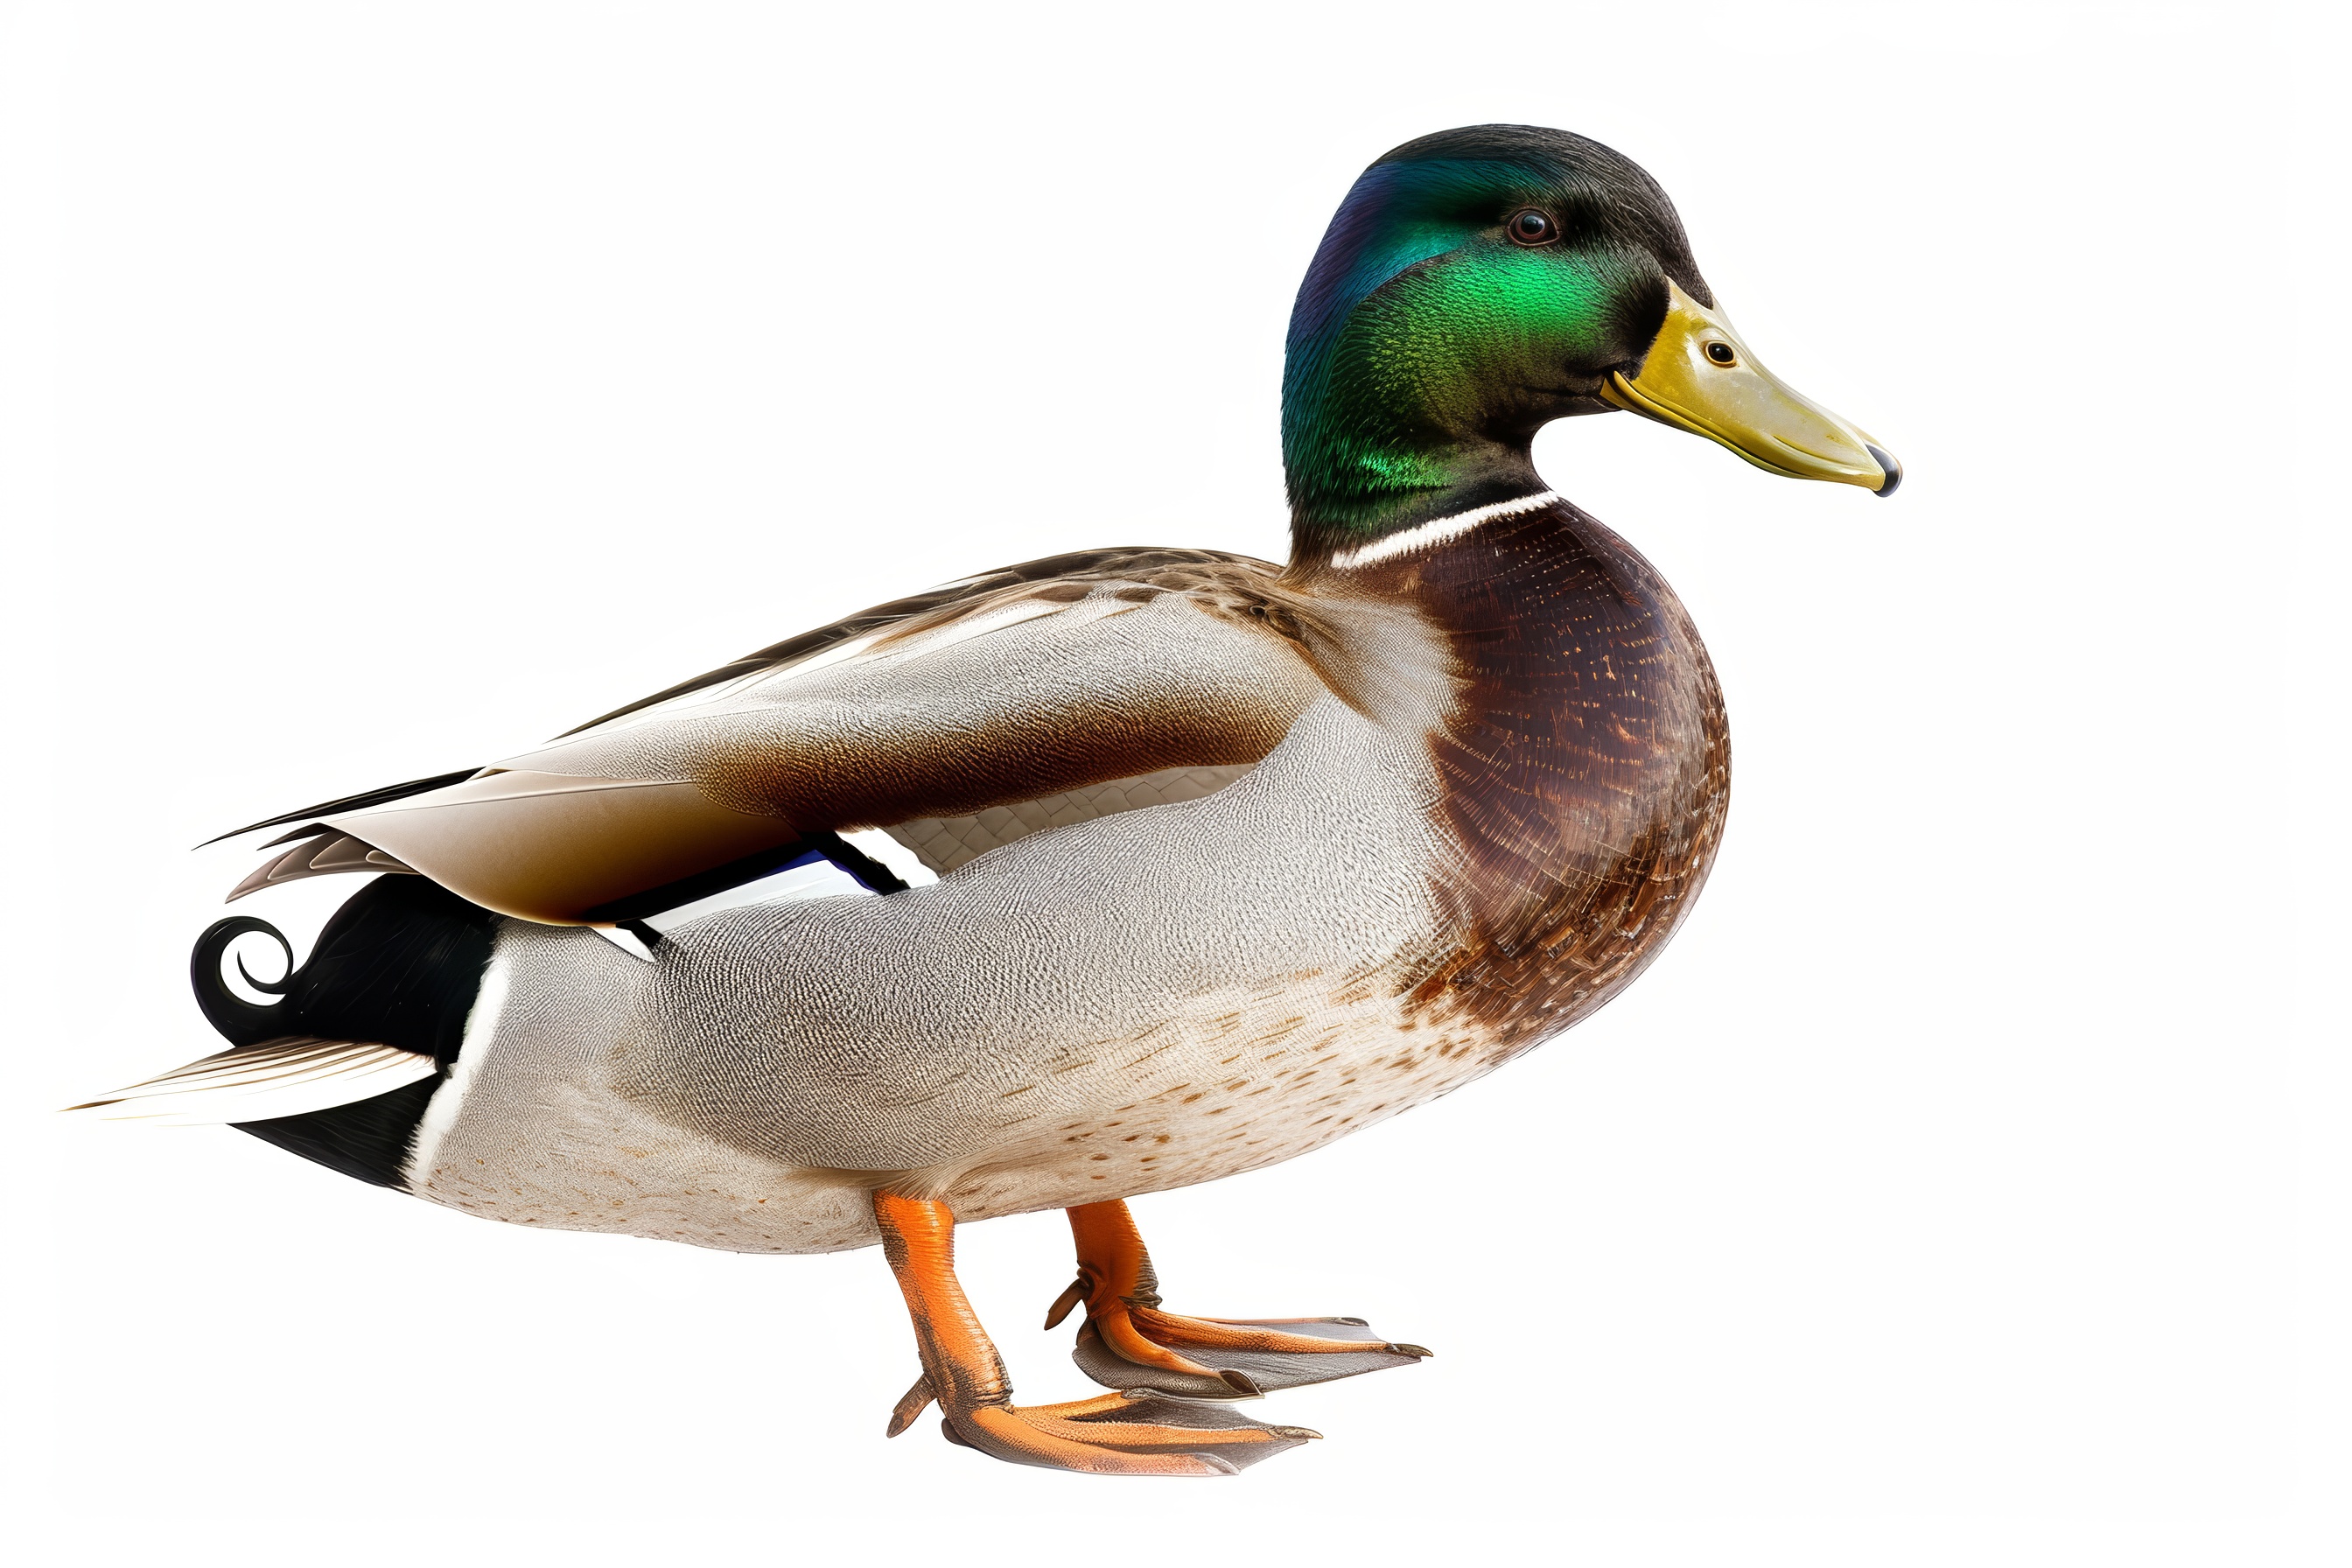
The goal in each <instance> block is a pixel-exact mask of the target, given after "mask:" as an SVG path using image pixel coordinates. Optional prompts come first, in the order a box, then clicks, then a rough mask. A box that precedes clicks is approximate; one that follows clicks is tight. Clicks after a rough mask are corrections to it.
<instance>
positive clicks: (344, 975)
mask: <svg viewBox="0 0 2352 1568" xmlns="http://www.w3.org/2000/svg"><path fill="white" fill-rule="evenodd" d="M498 921H499V917H498V916H497V915H494V914H492V913H491V912H490V911H489V910H486V909H483V908H482V907H481V906H480V905H478V904H469V903H467V901H466V900H463V899H461V898H459V897H458V896H457V894H455V893H453V892H450V891H449V890H448V889H446V888H443V887H441V886H440V885H439V884H437V883H435V882H430V881H427V880H426V879H424V878H423V877H379V878H377V879H375V880H374V881H373V882H370V883H369V884H368V885H367V886H366V887H364V888H362V889H360V890H359V891H358V892H357V893H355V894H353V895H352V897H351V898H350V899H349V900H347V901H346V902H345V903H344V905H343V907H342V908H341V909H340V910H336V911H335V914H334V918H333V919H331V920H330V921H328V922H327V925H326V929H325V930H323V931H320V933H319V942H318V945H317V946H316V947H314V948H313V949H312V950H311V952H310V962H308V963H304V964H303V965H302V966H301V967H300V968H299V969H297V968H294V967H293V962H294V950H293V948H292V947H291V946H289V944H288V943H287V941H286V938H285V937H284V936H283V935H281V934H279V932H278V928H277V927H276V926H273V925H271V924H270V923H269V922H268V921H258V920H255V919H254V918H253V917H251V916H250V915H234V916H231V917H230V918H229V919H227V920H225V921H215V922H214V923H213V924H212V925H211V926H209V927H207V928H206V929H205V933H204V934H203V935H202V936H200V937H198V938H196V946H195V951H194V952H192V953H191V954H189V958H188V977H189V980H190V982H191V983H192V984H194V986H195V990H196V1005H197V1006H199V1007H202V1008H203V1009H204V1010H205V1017H206V1018H208V1019H210V1020H211V1022H212V1026H213V1027H214V1028H215V1029H217V1030H219V1031H220V1032H221V1035H222V1037H224V1038H226V1040H228V1041H229V1043H230V1044H232V1045H238V1046H254V1045H259V1044H260V1043H261V1042H262V1041H264V1040H276V1039H283V1038H284V1037H287V1036H289V1035H316V1036H317V1037H320V1039H325V1040H367V1041H370V1042H373V1043H376V1044H380V1045H386V1046H397V1047H400V1048H401V1049H402V1050H404V1051H415V1052H416V1053H417V1054H418V1055H419V1056H427V1057H431V1058H434V1059H435V1060H436V1061H439V1062H443V1063H447V1062H454V1061H456V1060H457V1047H458V1044H459V1042H460V1041H461V1040H462V1039H463V1038H464V1037H465V1033H466V1015H467V1013H468V1012H470V1011H472V1009H473V1005H474V996H475V994H476V993H477V992H478V991H479V990H480V989H481V986H482V971H483V970H485V969H487V968H488V967H489V963H490V941H491V936H492V934H493V932H494V931H496V930H497V926H498ZM251 932H259V933H260V934H261V935H264V936H267V937H268V938H269V940H270V941H272V942H276V943H277V944H278V946H279V948H281V949H283V950H284V952H285V953H286V961H287V965H288V968H287V973H286V976H285V978H284V979H282V980H274V981H261V980H256V979H255V978H254V977H253V975H252V974H251V973H249V972H248V971H247V969H246V967H245V964H244V962H243V961H242V960H239V961H237V966H236V967H237V973H238V974H239V975H240V976H242V977H243V978H244V980H245V982H246V984H248V985H250V986H252V987H253V988H254V989H255V990H257V991H259V992H261V993H263V994H265V995H274V996H277V997H278V998H280V1000H278V1002H276V1003H271V1004H263V1003H255V1002H248V1001H247V1000H246V999H245V998H244V997H242V996H239V995H238V994H236V992H234V991H232V990H230V989H229V987H228V982H227V980H226V978H225V977H224V975H223V974H222V972H221V961H222V959H223V958H225V957H226V956H227V953H228V950H229V947H230V944H232V943H233V942H236V939H237V938H239V937H241V936H245V935H247V934H248V933H251Z"/></svg>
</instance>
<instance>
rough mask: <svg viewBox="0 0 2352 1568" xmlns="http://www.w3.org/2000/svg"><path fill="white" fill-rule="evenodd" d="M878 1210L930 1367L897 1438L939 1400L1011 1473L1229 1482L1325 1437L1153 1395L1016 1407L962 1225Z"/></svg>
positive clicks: (947, 1216)
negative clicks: (962, 1250) (958, 1251)
mask: <svg viewBox="0 0 2352 1568" xmlns="http://www.w3.org/2000/svg"><path fill="white" fill-rule="evenodd" d="M874 1211H875V1219H876V1222H877V1225H878V1226H880V1228H881V1231H882V1245H883V1249H884V1251H885V1253H886V1254H887V1256H888V1258H889V1259H890V1267H891V1270H892V1272H893V1273H895V1274H896V1275H897V1276H898V1284H899V1287H900V1289H901V1290H902V1291H903V1292H904V1293H905V1295H906V1298H907V1307H908V1313H909V1315H910V1316H911V1317H912V1318H913V1320H914V1326H915V1342H916V1348H917V1351H918V1352H919V1354H920V1356H921V1358H922V1362H923V1375H922V1376H921V1377H919V1378H917V1379H916V1380H915V1385H914V1386H913V1387H912V1388H909V1389H908V1391H907V1393H906V1394H905V1395H904V1396H903V1397H902V1398H900V1399H899V1401H898V1407H897V1408H896V1409H895V1410H893V1411H892V1412H891V1415H890V1426H889V1435H890V1436H893V1437H895V1436H898V1434H900V1433H901V1432H904V1431H906V1430H907V1428H908V1427H909V1426H912V1425H914V1423H915V1421H916V1419H917V1418H918V1417H919V1416H920V1415H922V1413H923V1412H924V1410H926V1409H927V1408H929V1405H931V1403H932V1401H933V1400H934V1399H935V1398H936V1399H937V1401H938V1403H939V1405H940V1414H941V1415H943V1416H944V1417H945V1420H944V1422H943V1423H942V1425H943V1427H944V1430H945V1431H946V1433H947V1436H948V1437H949V1439H950V1441H952V1442H955V1443H959V1444H961V1445H962V1446H963V1447H969V1448H977V1449H979V1450H981V1451H982V1453H985V1454H988V1455H991V1456H992V1457H994V1458H999V1459H1005V1460H1009V1461H1010V1462H1012V1463H1013V1464H1020V1465H1037V1466H1041V1467H1044V1468H1049V1469H1060V1470H1078V1471H1084V1472H1087V1473H1089V1474H1094V1475H1119V1476H1230V1475H1233V1474H1234V1473H1236V1472H1237V1471H1239V1470H1241V1469H1243V1468H1245V1467H1247V1466H1249V1465H1254V1464H1255V1463H1256V1462H1257V1461H1259V1460H1260V1459H1267V1458H1273V1457H1274V1456H1275V1455H1276V1454H1279V1453H1283V1452H1285V1451H1286V1450H1288V1449H1291V1448H1295V1447H1298V1446H1299V1445H1300V1444H1302V1443H1305V1442H1307V1441H1308V1440H1310V1439H1312V1438H1313V1437H1315V1436H1318V1434H1316V1433H1313V1432H1310V1431H1308V1430H1307V1428H1305V1427H1303V1426H1268V1425H1266V1424H1265V1422H1262V1421H1255V1420H1252V1419H1251V1418H1250V1417H1248V1416H1246V1415H1242V1414H1241V1413H1240V1412H1238V1411H1236V1410H1234V1409H1232V1408H1230V1407H1228V1406H1225V1405H1205V1404H1200V1403H1197V1402H1193V1401H1188V1400H1183V1399H1171V1398H1169V1397H1167V1396H1166V1395H1164V1394H1160V1393H1158V1392H1155V1391H1153V1390H1151V1389H1148V1388H1131V1389H1128V1390H1125V1391H1123V1392H1120V1393H1117V1394H1097V1395H1096V1396H1095V1397H1094V1398H1092V1399H1079V1400H1073V1401H1070V1402H1069V1403H1067V1404H1062V1405H1015V1404H1013V1388H1012V1384H1011V1383H1010V1382H1009V1381H1008V1380H1007V1379H1006V1377H1005V1375H1004V1364H1003V1362H1002V1361H1001V1360H999V1359H998V1357H997V1354H996V1349H995V1347H994V1346H993V1345H992V1344H991V1343H990V1342H989V1340H988V1336H987V1334H986V1332H985V1331H983V1330H982V1328H981V1326H980V1321H979V1319H978V1318H977V1317H975V1316H974V1315H973V1313H972V1310H971V1302H970V1301H968V1300H965V1298H964V1294H963V1289H962V1288H961V1286H960V1285H958V1284H957V1283H956V1279H955V1250H954V1226H955V1216H954V1215H953V1214H951V1213H950V1211H949V1209H948V1208H947V1205H944V1204H940V1203H935V1202H929V1201H924V1200H919V1199H910V1198H901V1197H898V1196H896V1195H894V1194H888V1193H877V1194H875V1196H874ZM1227 1397H1231V1395H1230V1394H1227Z"/></svg>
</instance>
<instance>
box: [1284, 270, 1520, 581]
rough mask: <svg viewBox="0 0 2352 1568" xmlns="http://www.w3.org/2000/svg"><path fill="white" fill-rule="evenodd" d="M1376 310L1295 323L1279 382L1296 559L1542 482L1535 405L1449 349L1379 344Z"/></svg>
mask: <svg viewBox="0 0 2352 1568" xmlns="http://www.w3.org/2000/svg"><path fill="white" fill-rule="evenodd" d="M1378 327H1379V321H1378V319H1377V318H1376V317H1374V316H1373V314H1372V313H1371V312H1370V311H1361V310H1360V311H1359V312H1357V314H1356V316H1355V317H1354V318H1353V319H1351V320H1350V321H1348V322H1346V323H1345V324H1344V325H1342V326H1340V327H1338V328H1335V329H1333V330H1330V331H1327V332H1325V333H1323V334H1321V335H1320V336H1319V337H1318V335H1315V334H1308V333H1301V332H1299V331H1297V326H1296V324H1294V332H1293V341H1292V343H1291V348H1290V355H1289V363H1288V366H1287V368H1286V372H1285V374H1284V378H1283V389H1282V458H1283V468H1284V471H1285V475H1286V481H1287V486H1288V489H1289V494H1290V536H1291V559H1292V560H1293V561H1294V562H1296V563H1302V564H1304V563H1312V562H1319V561H1323V560H1327V559H1328V558H1330V557H1331V556H1333V555H1334V554H1337V553H1339V552H1345V551H1351V550H1361V549H1363V548H1365V547H1367V546H1370V545H1374V544H1377V543H1378V542H1380V541H1381V540H1382V539H1384V538H1388V537H1390V536H1392V535H1395V534H1398V533H1401V532H1403V531H1406V530H1409V529H1412V528H1416V527H1420V526H1422V525H1423V524H1426V523H1429V522H1432V521H1435V520H1438V519H1441V518H1445V517H1451V516H1454V515H1457V514H1459V513H1463V512H1467V511H1474V510H1477V509H1479V508H1481V507H1487V506H1493V505H1496V504H1498V503H1501V502H1507V501H1511V500H1518V499H1520V498H1522V497H1525V496H1529V495H1534V494H1536V493H1538V492H1539V491H1541V490H1543V489H1544V488H1545V487H1544V482H1543V480H1542V479H1541V478H1539V477H1538V475H1537V473H1536V469H1535V462H1534V460H1533V458H1531V457H1530V456H1529V453H1528V445H1529V443H1530V442H1531V441H1532V440H1533V439H1534V437H1535V432H1536V430H1537V429H1538V428H1539V427H1540V426H1541V424H1542V416H1541V414H1539V413H1538V411H1537V410H1535V409H1533V408H1524V409H1522V408H1497V407H1495V406H1493V405H1494V404H1495V403H1496V402H1497V401H1501V400H1498V399H1496V398H1495V397H1494V396H1493V395H1492V390H1491V389H1490V388H1487V387H1486V386H1483V385H1481V384H1480V382H1479V379H1478V378H1477V377H1476V376H1475V375H1474V374H1469V372H1468V367H1466V366H1464V365H1457V364H1452V363H1447V362H1446V361H1445V359H1444V356H1439V355H1421V354H1394V355H1392V354H1391V353H1384V352H1382V350H1383V347H1384V344H1385V342H1386V338H1387V334H1386V333H1384V332H1382V331H1379V330H1378Z"/></svg>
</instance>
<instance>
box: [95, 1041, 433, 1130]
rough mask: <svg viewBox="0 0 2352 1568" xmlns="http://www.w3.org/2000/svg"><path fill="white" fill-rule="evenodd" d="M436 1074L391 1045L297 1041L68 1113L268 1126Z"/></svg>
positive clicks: (196, 1065) (180, 1071)
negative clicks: (273, 1120) (263, 1123)
mask: <svg viewBox="0 0 2352 1568" xmlns="http://www.w3.org/2000/svg"><path fill="white" fill-rule="evenodd" d="M439 1070H440V1069H439V1066H438V1064H436V1062H435V1061H434V1059H433V1058H431V1057H424V1056H419V1055H417V1054H416V1053H415V1051H404V1050H402V1049H400V1048H399V1047H396V1046H378V1045H369V1044H366V1043H364V1042H361V1041H353V1040H320V1039H312V1038H310V1037H307V1036H299V1037H294V1038H290V1039H284V1040H272V1041H270V1042H269V1043H268V1045H263V1046H241V1047H238V1048H237V1049H236V1050H233V1051H223V1052H222V1053H221V1054H220V1055H218V1056H216V1057H206V1058H204V1059H203V1060H202V1061H195V1062H190V1063H189V1064H188V1065H187V1066H186V1067H184V1068H173V1070H172V1071H170V1072H167V1073H164V1074H163V1075H162V1076H161V1077H159V1078H151V1079H147V1080H146V1081H144V1082H143V1083H134V1084H132V1085H131V1087H130V1088H128V1089H116V1090H115V1091H114V1092H113V1093H112V1094H109V1095H105V1096H102V1097H100V1099H97V1100H91V1101H89V1103H88V1104H86V1105H74V1106H68V1107H67V1109H68V1110H86V1111H89V1112H90V1113H91V1114H92V1115H95V1116H97V1117H99V1118H100V1119H102V1120H104V1121H144V1122H147V1123H148V1124H149V1125H151V1126H155V1127H204V1126H211V1125H216V1124H218V1123H221V1122H225V1121H268V1120H270V1119H271V1118H273V1117H278V1116H299V1115H302V1114H303V1113H304V1112H306V1111H311V1110H329V1109H331V1108H332V1107H334V1106H338V1105H349V1104H351V1103H352V1101H353V1100H369V1099H373V1097H375V1096H376V1095H379V1094H388V1093H390V1092H391V1091H392V1090H394V1089H400V1088H402V1087H404V1086H405V1085H408V1084H412V1083H415V1081H416V1080H417V1079H425V1078H431V1077H432V1076H433V1075H434V1074H435V1073H436V1072H437V1071H439Z"/></svg>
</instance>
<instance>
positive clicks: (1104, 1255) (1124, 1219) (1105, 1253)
mask: <svg viewBox="0 0 2352 1568" xmlns="http://www.w3.org/2000/svg"><path fill="white" fill-rule="evenodd" d="M1069 1215H1070V1229H1071V1231H1072V1233H1073V1234H1074V1235H1075V1236H1076V1239H1077V1244H1078V1279H1077V1281H1076V1283H1075V1284H1073V1285H1072V1286H1071V1287H1070V1289H1067V1290H1066V1291H1064V1292H1063V1293H1062V1296H1061V1299H1060V1300H1057V1301H1055V1303H1054V1307H1053V1310H1052V1311H1051V1312H1050V1313H1049V1314H1048V1315H1047V1318H1046V1322H1045V1326H1046V1327H1047V1328H1052V1327H1053V1326H1054V1325H1055V1324H1056V1323H1058V1322H1060V1321H1062V1319H1063V1318H1064V1317H1066V1316H1067V1315H1068V1313H1069V1312H1070V1310H1071V1309H1073V1308H1074V1307H1076V1305H1078V1303H1079V1302H1081V1301H1083V1302H1084V1303H1085V1304H1086V1308H1087V1321H1086V1323H1085V1326H1084V1327H1082V1328H1081V1329H1080V1330H1079V1331H1078V1342H1077V1345H1076V1348H1075V1349H1074V1350H1073V1351H1072V1352H1071V1354H1072V1359H1074V1360H1075V1361H1076V1363H1078V1367H1079V1369H1080V1370H1081V1371H1083V1372H1084V1373H1086V1374H1087V1376H1088V1377H1091V1378H1093V1379H1094V1380H1095V1381H1096V1382H1097V1383H1100V1384H1106V1385H1108V1386H1109V1387H1112V1388H1136V1387H1140V1388H1151V1389H1157V1390H1158V1391H1160V1393H1163V1394H1176V1395H1179V1396H1181V1397H1184V1398H1190V1399H1247V1398H1251V1397H1253V1396H1255V1395H1257V1394H1270V1393H1273V1392H1274V1391H1275V1390H1276V1389H1283V1388H1298V1387H1302V1386H1304V1385H1306V1384H1313V1383H1329V1382H1331V1381H1333V1380H1334V1379H1337V1378H1342V1377H1355V1376H1359V1375H1360V1374H1361V1373H1368V1372H1382V1371H1385V1370H1387V1369H1388V1368H1390V1367H1394V1366H1411V1365H1412V1364H1413V1363H1416V1362H1418V1361H1420V1360H1422V1359H1423V1357H1425V1356H1427V1355H1428V1354H1429V1353H1430V1352H1428V1351H1426V1350H1424V1349H1423V1348H1422V1347H1421V1346H1419V1345H1412V1344H1400V1343H1397V1342H1393V1341H1391V1340H1388V1339H1386V1338H1384V1337H1383V1336H1381V1335H1380V1334H1378V1333H1375V1332H1373V1331H1372V1330H1371V1329H1370V1327H1369V1326H1368V1325H1367V1324H1366V1323H1365V1322H1364V1321H1363V1320H1362V1319H1360V1318H1264V1319H1252V1318H1192V1317H1185V1316H1183V1315H1181V1314H1179V1313H1175V1312H1167V1311H1162V1310H1160V1298H1159V1296H1158V1294H1157V1293H1156V1291H1155V1289H1154V1287H1155V1284H1156V1281H1155V1279H1154V1278H1153V1275H1152V1271H1151V1261H1150V1257H1149V1255H1148V1254H1146V1253H1145V1251H1144V1249H1143V1240H1142V1237H1140V1236H1139V1234H1138V1233H1137V1231H1136V1228H1135V1222H1134V1219H1133V1218H1132V1216H1130V1215H1129V1214H1128V1212H1127V1205H1125V1204H1121V1203H1106V1204H1088V1205H1085V1206H1084V1207H1081V1208H1074V1209H1071V1210H1070V1211H1069Z"/></svg>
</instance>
